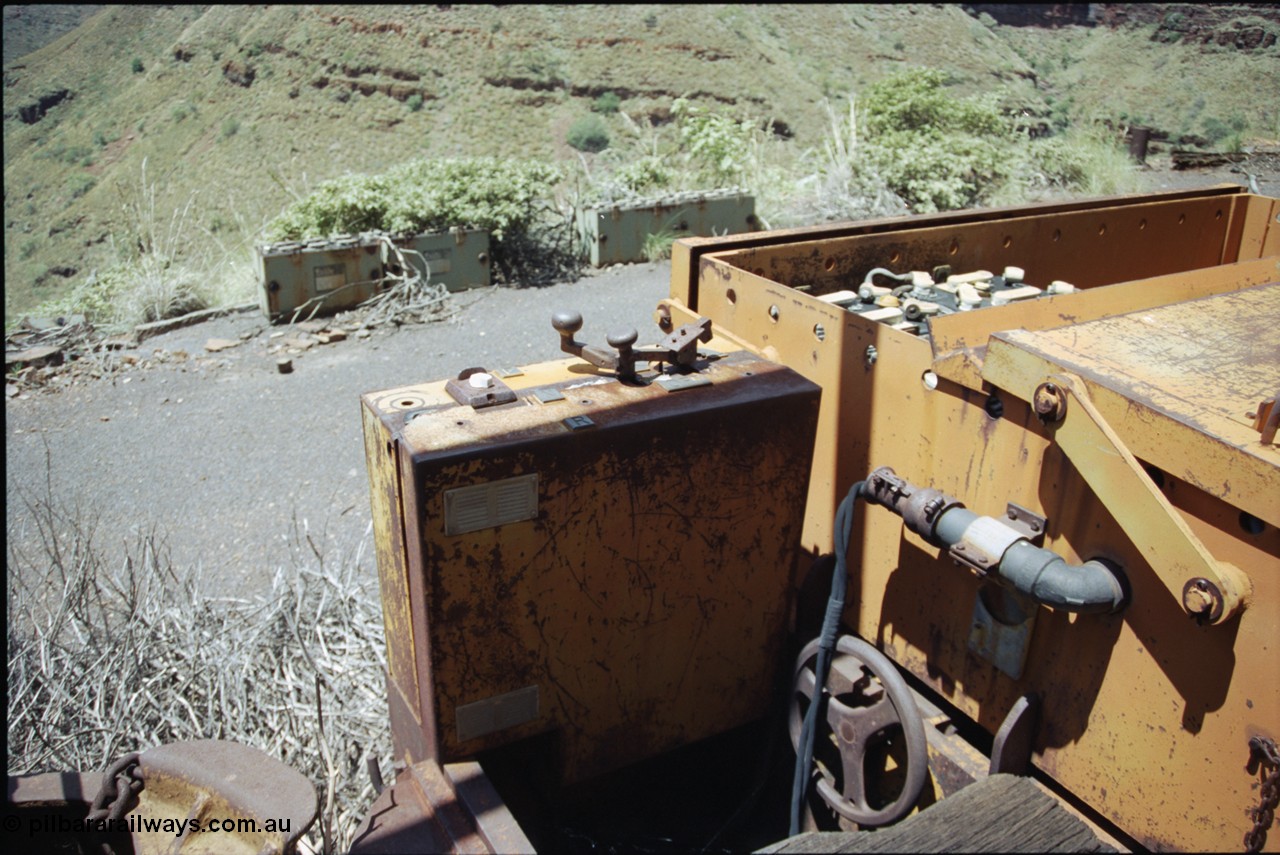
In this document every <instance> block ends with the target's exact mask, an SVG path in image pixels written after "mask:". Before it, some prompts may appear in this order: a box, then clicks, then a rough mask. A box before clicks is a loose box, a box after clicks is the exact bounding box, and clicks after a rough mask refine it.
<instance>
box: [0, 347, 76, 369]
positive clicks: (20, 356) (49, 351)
mask: <svg viewBox="0 0 1280 855" xmlns="http://www.w3.org/2000/svg"><path fill="white" fill-rule="evenodd" d="M61 363H62V348H60V347H54V346H53V345H44V346H43V347H29V348H27V349H26V350H14V351H7V352H6V353H5V355H4V364H5V367H6V368H8V367H9V366H10V365H60V364H61Z"/></svg>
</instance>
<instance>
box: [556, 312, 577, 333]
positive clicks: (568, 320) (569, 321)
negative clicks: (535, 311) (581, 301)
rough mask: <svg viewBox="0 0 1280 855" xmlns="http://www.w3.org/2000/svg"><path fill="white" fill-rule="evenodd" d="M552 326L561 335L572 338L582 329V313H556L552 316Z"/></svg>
mask: <svg viewBox="0 0 1280 855" xmlns="http://www.w3.org/2000/svg"><path fill="white" fill-rule="evenodd" d="M551 326H553V327H555V328H556V329H557V330H558V331H559V333H560V335H562V336H569V337H572V336H573V334H574V333H576V332H577V331H578V330H580V329H582V313H581V312H556V313H555V314H553V315H552V316H551Z"/></svg>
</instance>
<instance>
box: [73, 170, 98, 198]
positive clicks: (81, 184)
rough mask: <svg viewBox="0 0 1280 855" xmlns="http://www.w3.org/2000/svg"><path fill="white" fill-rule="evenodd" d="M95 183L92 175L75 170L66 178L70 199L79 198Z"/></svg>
mask: <svg viewBox="0 0 1280 855" xmlns="http://www.w3.org/2000/svg"><path fill="white" fill-rule="evenodd" d="M96 183H97V182H96V181H95V180H94V178H93V176H92V175H85V174H84V173H83V172H77V173H74V174H73V175H71V177H69V178H68V179H67V189H68V190H69V191H70V192H71V198H72V199H79V198H80V197H81V196H83V195H84V194H86V193H88V192H89V191H90V190H92V189H93V186H94V185H95V184H96Z"/></svg>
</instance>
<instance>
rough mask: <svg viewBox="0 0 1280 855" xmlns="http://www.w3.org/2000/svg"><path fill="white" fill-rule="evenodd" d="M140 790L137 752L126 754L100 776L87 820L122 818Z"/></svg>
mask: <svg viewBox="0 0 1280 855" xmlns="http://www.w3.org/2000/svg"><path fill="white" fill-rule="evenodd" d="M141 791H142V779H141V778H140V777H138V752H136V751H134V752H133V753H131V754H126V755H124V756H123V757H121V758H120V759H119V760H117V761H116V762H114V763H112V764H111V767H110V768H108V769H107V771H106V772H105V773H104V774H103V776H102V788H101V789H100V790H98V795H97V796H95V797H94V799H93V804H92V805H91V806H90V807H89V816H88V821H89V822H100V821H102V820H104V819H106V820H111V821H112V822H113V823H114V822H117V821H119V820H121V819H123V818H124V815H125V814H127V813H128V812H129V811H130V810H131V809H132V808H133V807H134V805H135V804H136V803H137V798H136V797H137V795H138V793H139V792H141Z"/></svg>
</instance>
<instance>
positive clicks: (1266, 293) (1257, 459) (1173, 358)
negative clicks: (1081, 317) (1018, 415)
mask: <svg viewBox="0 0 1280 855" xmlns="http://www.w3.org/2000/svg"><path fill="white" fill-rule="evenodd" d="M1273 272H1274V271H1273ZM1277 318H1280V284H1276V283H1272V284H1268V285H1257V286H1253V287H1250V288H1245V289H1243V290H1238V291H1233V292H1231V293H1227V294H1221V295H1216V296H1209V297H1202V298H1200V299H1195V300H1187V301H1183V302H1178V303H1173V304H1170V305H1166V306H1157V307H1153V308H1149V309H1144V310H1142V311H1140V312H1129V313H1125V314H1122V315H1117V316H1114V317H1110V318H1103V319H1099V320H1096V321H1090V322H1088V323H1082V324H1076V325H1074V326H1071V327H1065V328H1059V329H1056V330H1049V331H1042V332H1027V331H1024V330H1010V331H1009V332H1003V333H996V334H995V336H994V339H993V342H992V349H993V352H992V354H991V357H990V359H989V364H988V365H987V367H986V369H985V372H984V376H985V377H986V378H987V379H988V380H990V381H991V382H993V383H995V384H996V385H998V386H1000V387H1002V388H1004V389H1008V390H1009V391H1010V392H1012V393H1014V394H1016V395H1018V396H1019V397H1021V398H1024V399H1025V400H1030V398H1031V395H1032V394H1033V392H1034V390H1035V389H1036V387H1037V386H1039V384H1041V383H1043V382H1045V380H1046V378H1047V377H1048V376H1049V375H1050V374H1052V373H1053V372H1055V371H1069V372H1072V373H1074V374H1077V375H1079V376H1080V377H1081V379H1083V380H1084V382H1085V383H1086V385H1087V386H1088V388H1089V390H1090V395H1091V397H1092V398H1093V399H1094V400H1095V402H1096V404H1097V405H1098V406H1099V408H1100V409H1101V410H1102V412H1103V414H1104V417H1106V418H1107V421H1108V422H1110V423H1111V424H1113V425H1114V426H1115V427H1116V429H1117V430H1118V431H1119V433H1120V435H1121V437H1122V438H1123V439H1124V441H1125V442H1126V443H1127V444H1128V445H1129V447H1130V448H1131V449H1132V451H1133V452H1134V454H1136V455H1137V456H1138V457H1140V458H1141V459H1142V460H1144V461H1146V462H1148V463H1150V464H1152V465H1155V466H1157V467H1159V468H1160V469H1161V470H1163V471H1165V472H1169V473H1171V474H1173V475H1175V476H1177V477H1178V478H1181V479H1182V480H1184V481H1188V482H1190V483H1193V484H1195V485H1196V486H1198V487H1199V488H1200V489H1202V490H1204V491H1205V492H1207V493H1209V494H1211V495H1215V496H1218V497H1219V498H1222V499H1226V500H1228V501H1230V502H1231V503H1232V504H1234V505H1236V506H1237V507H1239V508H1240V509H1241V510H1243V511H1246V512H1248V513H1250V514H1253V515H1254V516H1257V517H1259V518H1260V519H1262V520H1265V521H1266V522H1268V523H1270V524H1271V525H1280V487H1278V484H1277V481H1276V478H1277V472H1278V471H1280V449H1277V447H1276V446H1275V445H1274V444H1270V443H1263V442H1262V441H1261V437H1260V434H1259V432H1258V431H1257V430H1255V429H1254V427H1253V421H1254V419H1253V412H1254V411H1255V410H1256V409H1257V405H1258V402H1259V401H1262V400H1264V399H1266V398H1267V397H1268V396H1274V395H1275V394H1276V392H1277V391H1280V325H1277Z"/></svg>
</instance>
